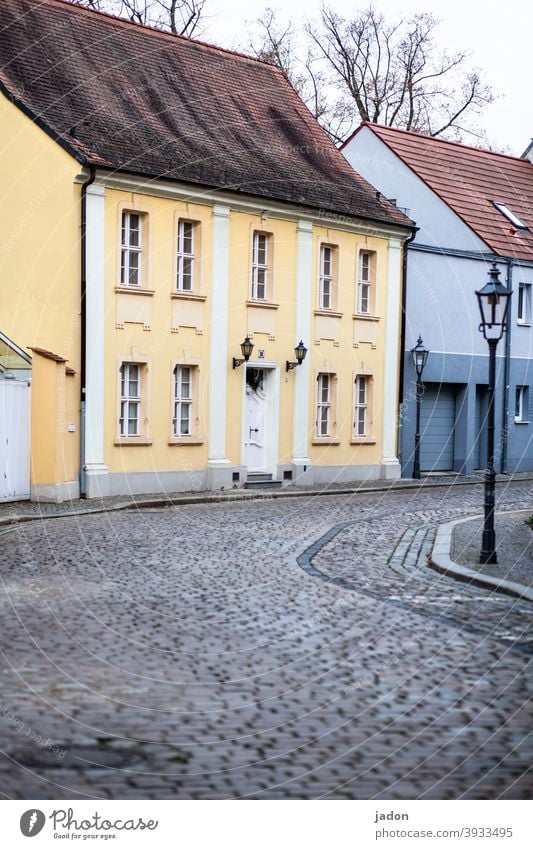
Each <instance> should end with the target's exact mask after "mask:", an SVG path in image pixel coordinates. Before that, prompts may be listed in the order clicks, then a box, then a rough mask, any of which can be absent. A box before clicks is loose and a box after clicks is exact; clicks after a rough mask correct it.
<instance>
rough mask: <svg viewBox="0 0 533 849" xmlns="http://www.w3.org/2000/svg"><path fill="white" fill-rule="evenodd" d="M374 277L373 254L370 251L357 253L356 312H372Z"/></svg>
mask: <svg viewBox="0 0 533 849" xmlns="http://www.w3.org/2000/svg"><path fill="white" fill-rule="evenodd" d="M374 279H375V254H374V253H372V252H370V251H361V252H360V254H359V268H358V277H357V312H358V313H363V314H364V313H371V312H373V309H374V305H373V295H374Z"/></svg>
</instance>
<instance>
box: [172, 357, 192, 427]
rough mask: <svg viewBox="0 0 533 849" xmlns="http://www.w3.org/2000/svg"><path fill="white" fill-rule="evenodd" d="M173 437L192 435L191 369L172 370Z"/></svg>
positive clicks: (178, 367)
mask: <svg viewBox="0 0 533 849" xmlns="http://www.w3.org/2000/svg"><path fill="white" fill-rule="evenodd" d="M172 429H173V434H174V436H191V434H192V367H191V366H176V368H175V369H174V412H173V417H172Z"/></svg>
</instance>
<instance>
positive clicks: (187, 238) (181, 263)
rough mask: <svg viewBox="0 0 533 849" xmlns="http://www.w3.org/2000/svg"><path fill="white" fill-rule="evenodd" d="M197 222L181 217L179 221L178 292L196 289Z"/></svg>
mask: <svg viewBox="0 0 533 849" xmlns="http://www.w3.org/2000/svg"><path fill="white" fill-rule="evenodd" d="M194 241H195V224H194V222H193V221H185V220H183V219H180V221H179V222H178V264H177V280H176V288H177V290H178V292H192V291H193V289H194V250H195V246H194Z"/></svg>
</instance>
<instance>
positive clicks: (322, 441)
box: [311, 436, 341, 445]
mask: <svg viewBox="0 0 533 849" xmlns="http://www.w3.org/2000/svg"><path fill="white" fill-rule="evenodd" d="M340 444H341V441H340V439H337V438H336V437H335V436H315V437H313V439H312V440H311V445H340Z"/></svg>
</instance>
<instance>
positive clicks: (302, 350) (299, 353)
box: [285, 339, 307, 371]
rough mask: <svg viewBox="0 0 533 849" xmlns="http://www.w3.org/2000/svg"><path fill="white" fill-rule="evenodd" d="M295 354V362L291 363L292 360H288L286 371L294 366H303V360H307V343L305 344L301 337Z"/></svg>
mask: <svg viewBox="0 0 533 849" xmlns="http://www.w3.org/2000/svg"><path fill="white" fill-rule="evenodd" d="M294 354H295V356H296V360H295V361H294V362H293V363H291V362H289V360H287V365H286V367H285V371H290V370H291V369H292V368H296V366H301V365H302V363H303V361H304V360H305V355H306V354H307V348H306V347H305V345H304V343H303V342H302V340H301V339H300V342H299V343H298V345H297V346H296V348H295V349H294Z"/></svg>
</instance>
